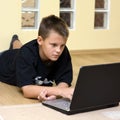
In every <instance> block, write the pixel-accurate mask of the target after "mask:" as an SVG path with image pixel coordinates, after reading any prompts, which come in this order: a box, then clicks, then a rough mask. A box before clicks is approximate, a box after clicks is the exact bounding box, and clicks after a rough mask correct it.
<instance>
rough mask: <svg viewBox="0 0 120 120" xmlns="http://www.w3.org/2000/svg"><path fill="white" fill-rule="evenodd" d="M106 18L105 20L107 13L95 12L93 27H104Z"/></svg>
mask: <svg viewBox="0 0 120 120" xmlns="http://www.w3.org/2000/svg"><path fill="white" fill-rule="evenodd" d="M106 20H107V15H106V13H102V12H101V13H100V12H96V13H95V24H94V26H95V27H102V28H104V27H106Z"/></svg>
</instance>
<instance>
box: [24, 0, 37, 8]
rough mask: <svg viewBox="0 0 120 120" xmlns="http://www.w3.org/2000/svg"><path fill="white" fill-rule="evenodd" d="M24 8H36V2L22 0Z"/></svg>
mask: <svg viewBox="0 0 120 120" xmlns="http://www.w3.org/2000/svg"><path fill="white" fill-rule="evenodd" d="M22 7H24V8H35V0H22Z"/></svg>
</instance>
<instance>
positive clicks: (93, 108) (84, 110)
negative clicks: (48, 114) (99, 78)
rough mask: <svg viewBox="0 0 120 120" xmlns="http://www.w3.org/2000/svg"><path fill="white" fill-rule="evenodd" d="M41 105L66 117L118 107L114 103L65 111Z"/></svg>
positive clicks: (117, 104)
mask: <svg viewBox="0 0 120 120" xmlns="http://www.w3.org/2000/svg"><path fill="white" fill-rule="evenodd" d="M42 104H43V105H45V106H47V107H49V108H52V109H54V110H57V111H59V112H61V113H64V114H67V115H72V114H76V113H83V112H89V111H94V110H100V109H105V108H111V107H115V106H119V102H116V103H112V104H109V105H102V106H95V107H94V106H93V107H89V108H84V109H77V110H69V111H65V110H63V109H60V108H57V107H55V106H51V105H49V104H45V103H44V102H43V103H42Z"/></svg>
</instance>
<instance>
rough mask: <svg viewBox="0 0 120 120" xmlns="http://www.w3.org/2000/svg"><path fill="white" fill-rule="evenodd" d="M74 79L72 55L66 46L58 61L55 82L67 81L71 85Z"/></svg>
mask: <svg viewBox="0 0 120 120" xmlns="http://www.w3.org/2000/svg"><path fill="white" fill-rule="evenodd" d="M72 79H73V69H72V62H71V56H70V54H69V51H68V49H67V47H66V48H65V50H64V52H63V54H62V55H61V57H60V59H59V60H58V62H57V68H56V79H55V82H56V84H59V83H61V82H65V83H67V84H68V85H69V86H71V82H72Z"/></svg>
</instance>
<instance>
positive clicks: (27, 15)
mask: <svg viewBox="0 0 120 120" xmlns="http://www.w3.org/2000/svg"><path fill="white" fill-rule="evenodd" d="M35 16H36V14H35V12H23V13H22V27H35Z"/></svg>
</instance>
